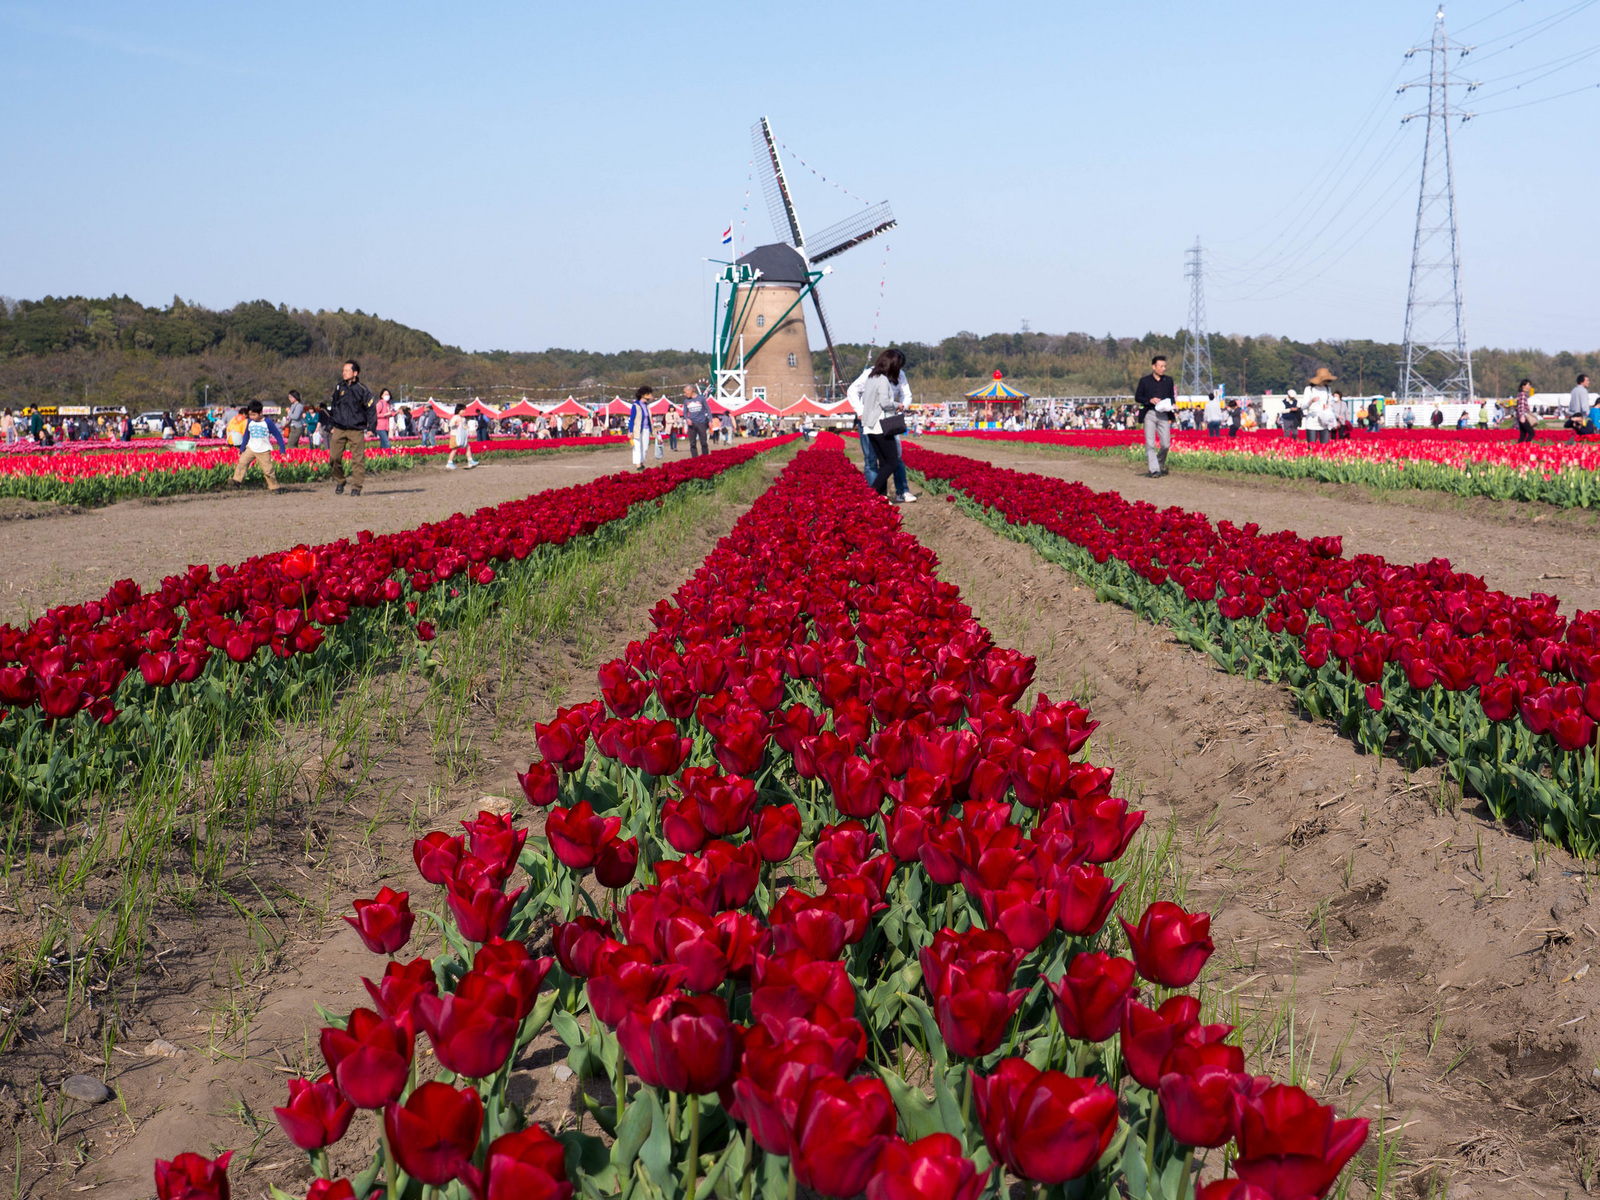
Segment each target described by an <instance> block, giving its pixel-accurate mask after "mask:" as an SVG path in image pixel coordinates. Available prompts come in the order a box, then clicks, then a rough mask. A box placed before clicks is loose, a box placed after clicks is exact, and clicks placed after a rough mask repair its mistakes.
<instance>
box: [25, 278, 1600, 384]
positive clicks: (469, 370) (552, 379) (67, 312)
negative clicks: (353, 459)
mask: <svg viewBox="0 0 1600 1200" xmlns="http://www.w3.org/2000/svg"><path fill="white" fill-rule="evenodd" d="M896 344H897V345H898V346H899V347H900V348H901V349H902V350H904V351H905V353H906V357H907V360H908V365H909V369H910V372H911V376H912V379H913V381H914V388H915V391H916V392H917V394H918V396H919V397H921V398H927V399H933V400H937V399H950V398H954V397H956V396H958V395H960V394H961V393H962V392H965V391H968V390H970V389H971V388H973V387H976V386H978V385H979V384H981V383H982V382H984V381H985V380H987V379H988V378H990V377H991V376H992V375H993V373H994V371H996V370H1000V371H1002V372H1003V373H1004V374H1005V377H1006V378H1007V379H1008V380H1009V381H1010V382H1012V383H1014V384H1016V385H1017V386H1019V387H1021V388H1023V389H1024V390H1026V391H1029V392H1031V393H1033V394H1034V395H1041V396H1108V395H1123V394H1127V393H1130V392H1131V391H1132V390H1133V385H1134V383H1135V382H1136V381H1137V380H1138V378H1139V376H1140V375H1142V374H1144V372H1145V371H1146V370H1147V369H1148V366H1149V361H1150V356H1151V355H1152V354H1155V353H1165V354H1167V355H1168V356H1169V358H1170V359H1171V367H1172V372H1173V374H1175V375H1179V376H1180V378H1181V371H1182V365H1183V353H1184V345H1185V336H1184V334H1183V333H1181V332H1180V333H1177V334H1161V333H1147V334H1145V335H1144V336H1143V337H1140V338H1133V337H1120V338H1119V337H1114V336H1112V335H1110V334H1107V335H1106V336H1105V337H1098V338H1097V337H1093V336H1091V335H1089V334H1084V333H1067V334H1050V333H995V334H989V335H987V336H981V337H980V336H979V335H977V334H974V333H965V332H963V333H957V334H955V335H954V336H952V337H947V338H944V339H943V340H941V341H939V342H929V343H925V342H900V343H896ZM872 349H873V348H872V347H869V346H866V345H862V344H846V345H840V346H838V347H837V351H838V356H839V365H840V369H841V371H842V372H843V373H844V374H845V376H846V377H847V378H852V377H854V375H855V374H857V373H858V372H859V371H860V370H861V369H862V367H863V366H864V365H865V364H866V363H867V362H868V361H870V357H871V354H872ZM813 354H814V359H815V365H816V370H817V379H818V382H819V383H825V382H826V380H827V379H828V374H829V366H828V355H827V351H826V349H825V348H823V349H818V350H815V351H814V352H813ZM1399 355H1400V347H1399V346H1398V345H1395V344H1392V343H1383V342H1370V341H1318V342H1297V341H1294V340H1293V339H1290V338H1282V337H1276V336H1271V335H1262V336H1260V337H1228V336H1222V335H1214V336H1213V337H1212V339H1211V357H1212V364H1213V372H1214V378H1215V380H1216V382H1217V383H1218V384H1220V385H1225V386H1226V387H1227V389H1228V391H1229V392H1230V393H1232V394H1236V395H1237V394H1240V393H1243V392H1246V391H1248V392H1251V393H1257V392H1261V391H1263V390H1268V389H1270V390H1272V391H1274V392H1282V391H1285V390H1287V389H1288V388H1291V387H1300V386H1302V385H1304V383H1305V381H1306V379H1307V378H1309V376H1310V375H1311V374H1312V372H1314V371H1315V370H1316V369H1317V368H1318V367H1322V366H1325V367H1328V368H1330V369H1331V370H1332V371H1333V372H1334V374H1335V375H1337V376H1339V378H1340V379H1341V380H1342V381H1343V382H1344V384H1345V388H1346V390H1347V392H1349V393H1351V394H1366V393H1372V392H1378V391H1390V390H1392V389H1393V387H1394V381H1395V377H1396V374H1397V370H1398V366H1397V364H1398V360H1399ZM346 358H356V359H359V360H360V361H361V363H362V368H363V371H362V374H363V378H364V379H365V380H366V381H367V382H368V384H369V385H370V386H372V387H373V388H380V387H389V388H392V389H393V390H394V391H395V392H396V394H397V395H401V396H417V397H421V396H427V395H436V396H439V397H441V398H444V397H457V396H465V395H481V396H484V397H486V398H496V399H505V398H508V397H509V395H511V394H513V393H516V394H521V393H526V394H527V395H529V396H530V398H533V399H541V398H547V397H553V396H556V395H565V394H567V393H569V392H570V393H573V394H577V395H580V396H581V395H591V396H592V395H598V394H601V393H606V394H610V393H613V392H621V391H625V390H628V389H631V388H634V387H637V386H638V385H639V384H641V383H650V384H652V385H654V386H656V387H662V386H667V387H675V386H676V385H679V384H682V383H685V382H688V381H691V380H694V379H697V378H700V377H703V376H705V375H706V374H708V372H709V364H708V362H707V359H706V356H705V355H704V354H703V353H701V352H697V351H686V350H627V351H621V352H618V353H614V354H600V353H593V352H589V351H582V350H561V349H551V350H542V351H508V350H491V351H478V352H468V351H464V350H462V349H460V348H459V347H457V346H448V345H445V344H444V343H442V342H440V341H439V340H438V339H437V338H435V337H433V336H432V335H431V334H428V333H426V332H424V331H422V330H420V329H413V328H411V327H409V326H407V325H402V324H400V323H399V322H397V321H392V320H388V319H386V318H382V317H379V316H377V315H376V314H369V313H364V312H361V311H359V310H357V311H355V312H346V311H345V310H343V309H340V310H338V311H337V312H329V311H327V310H318V311H316V312H312V311H309V310H305V309H292V308H289V307H288V306H286V305H282V304H278V305H274V304H272V303H271V302H269V301H266V300H255V301H249V302H246V303H242V304H237V305H235V306H234V307H233V308H230V309H221V310H217V309H208V308H204V307H202V306H200V305H196V304H191V303H186V302H185V301H183V300H181V299H179V298H178V297H174V298H173V300H172V303H171V304H170V305H167V306H166V307H164V308H158V307H153V306H148V305H144V304H140V303H139V302H138V301H136V300H133V299H130V298H129V297H127V296H112V297H108V298H104V299H90V298H85V297H82V296H69V297H45V298H44V299H42V300H23V301H15V300H9V299H6V298H4V297H0V405H4V406H9V407H19V406H23V405H31V404H46V405H49V404H101V405H113V406H120V405H127V406H128V407H129V408H130V409H133V410H135V411H138V410H142V409H147V408H179V407H188V406H192V405H198V404H200V403H201V402H203V401H204V400H205V399H206V398H208V397H209V398H210V399H211V400H212V401H213V402H217V401H220V402H222V403H228V404H237V403H239V402H240V401H244V400H250V399H256V398H260V399H268V400H270V399H273V398H276V397H278V396H281V395H282V394H283V393H284V392H286V391H287V390H288V389H290V388H296V389H298V390H299V391H300V392H302V393H303V394H305V395H307V396H320V395H322V394H323V393H325V392H326V391H328V390H329V389H330V388H331V387H332V386H333V383H334V382H335V380H336V379H337V378H338V373H339V364H340V363H341V362H342V361H343V360H344V359H346ZM1474 362H1475V367H1476V373H1477V380H1478V385H1479V390H1480V391H1481V392H1483V393H1484V394H1489V395H1500V396H1505V395H1509V394H1510V393H1511V392H1513V391H1514V390H1515V388H1516V385H1517V381H1518V380H1519V379H1521V378H1522V377H1523V376H1527V377H1529V378H1531V379H1533V381H1534V383H1535V385H1536V386H1537V388H1538V389H1539V390H1540V391H1566V390H1567V389H1568V388H1570V387H1571V386H1572V382H1573V377H1574V375H1575V374H1576V373H1577V372H1578V371H1580V370H1583V371H1588V372H1589V373H1590V374H1593V375H1600V352H1595V351H1590V352H1587V353H1583V354H1574V353H1571V352H1567V351H1562V352H1560V353H1555V354H1551V353H1546V352H1544V351H1537V350H1478V351H1475V352H1474Z"/></svg>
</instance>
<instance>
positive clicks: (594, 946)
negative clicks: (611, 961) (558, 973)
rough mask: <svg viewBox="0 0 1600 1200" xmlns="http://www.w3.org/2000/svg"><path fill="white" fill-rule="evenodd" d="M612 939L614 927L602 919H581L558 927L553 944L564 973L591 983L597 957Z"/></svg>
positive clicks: (581, 917)
mask: <svg viewBox="0 0 1600 1200" xmlns="http://www.w3.org/2000/svg"><path fill="white" fill-rule="evenodd" d="M610 936H611V928H610V926H608V925H607V924H606V923H605V922H604V921H602V920H601V919H600V918H599V917H591V916H578V917H575V918H573V919H572V920H571V921H568V922H566V923H565V924H558V925H557V926H556V928H555V932H554V934H552V935H551V939H550V940H551V942H552V944H553V945H554V948H555V952H556V961H557V962H558V963H560V964H561V969H562V970H563V971H565V972H566V973H567V974H568V975H570V976H572V977H573V978H574V979H587V978H588V977H589V976H590V974H591V973H592V972H593V970H594V958H595V954H596V953H597V952H598V951H599V950H600V947H601V946H603V945H605V942H606V939H607V938H608V937H610Z"/></svg>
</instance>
